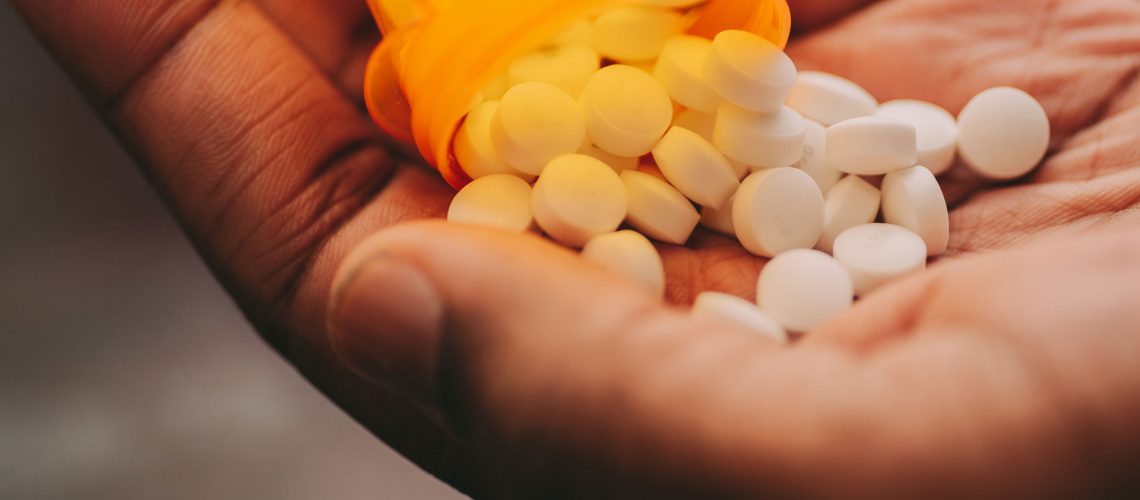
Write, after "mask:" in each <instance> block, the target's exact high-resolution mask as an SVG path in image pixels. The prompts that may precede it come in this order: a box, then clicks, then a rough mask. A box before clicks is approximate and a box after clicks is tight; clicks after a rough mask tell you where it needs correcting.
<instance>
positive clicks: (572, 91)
mask: <svg viewBox="0 0 1140 500" xmlns="http://www.w3.org/2000/svg"><path fill="white" fill-rule="evenodd" d="M601 64H602V60H601V58H600V57H598V53H597V52H594V51H593V49H591V48H589V47H587V46H585V45H552V46H547V47H543V48H541V49H539V50H536V51H534V52H531V53H529V54H527V55H524V56H522V57H520V58H518V59H515V61H514V62H512V63H511V65H510V66H509V67H508V68H507V82H508V84H509V85H510V86H512V87H513V86H515V85H518V84H520V83H527V82H542V83H549V84H551V85H553V86H555V87H558V88H560V89H562V90H563V91H564V92H566V93H567V94H569V95H570V96H571V97H574V98H577V97H578V95H580V94H581V93H582V89H583V88H585V87H586V82H587V81H589V80H590V77H591V76H593V75H594V72H595V71H597V70H598V68H600V67H601Z"/></svg>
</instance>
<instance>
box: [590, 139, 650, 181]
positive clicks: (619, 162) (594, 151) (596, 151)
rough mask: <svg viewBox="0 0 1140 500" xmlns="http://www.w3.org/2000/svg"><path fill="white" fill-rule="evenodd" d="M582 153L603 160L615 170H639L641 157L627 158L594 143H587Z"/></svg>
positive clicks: (618, 171)
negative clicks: (604, 149)
mask: <svg viewBox="0 0 1140 500" xmlns="http://www.w3.org/2000/svg"><path fill="white" fill-rule="evenodd" d="M578 152H579V153H581V154H584V155H586V156H589V157H592V158H596V159H598V160H601V162H602V163H605V164H606V165H609V166H610V168H612V169H614V172H617V173H619V174H620V173H622V172H625V171H626V170H637V164H638V161H639V158H636V157H635V158H625V157H621V156H618V155H615V154H610V153H607V152H606V151H603V150H602V148H599V147H597V146H595V145H593V144H586V145H585V146H583V147H582V149H581V150H580V151H578Z"/></svg>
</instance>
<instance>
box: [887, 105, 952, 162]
mask: <svg viewBox="0 0 1140 500" xmlns="http://www.w3.org/2000/svg"><path fill="white" fill-rule="evenodd" d="M875 116H878V117H880V118H890V119H892V120H898V121H900V122H903V123H907V124H910V125H911V126H912V127H914V130H915V133H916V138H917V145H918V164H919V165H922V166H924V167H926V168H928V169H930V171H931V172H933V173H934V175H942V174H944V173H946V171H947V170H950V167H951V166H953V165H954V157H955V156H956V155H957V154H958V122H956V121H954V115H951V114H950V112H949V111H946V110H945V109H942V108H941V107H939V106H938V105H935V104H931V103H928V102H923V101H915V100H910V99H901V100H897V101H890V102H887V103H884V104H883V105H882V106H879V109H878V110H876V111H875Z"/></svg>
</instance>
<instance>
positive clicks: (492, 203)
mask: <svg viewBox="0 0 1140 500" xmlns="http://www.w3.org/2000/svg"><path fill="white" fill-rule="evenodd" d="M530 198H531V189H530V184H527V182H526V181H524V180H522V179H519V178H518V177H515V176H513V175H507V174H493V175H488V176H486V177H480V178H478V179H475V180H474V181H472V182H471V183H470V184H468V185H466V186H464V187H463V189H460V190H459V193H457V194H456V195H455V198H454V199H452V201H451V208H450V209H449V210H448V211H447V220H448V222H454V223H459V224H475V225H480V226H488V227H496V228H500V229H505V230H508V231H517V232H520V233H521V232H524V231H528V230H530V229H531V228H532V227H533V226H534V216H533V213H532V212H531V199H530Z"/></svg>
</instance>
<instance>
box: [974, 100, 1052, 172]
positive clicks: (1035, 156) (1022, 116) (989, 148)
mask: <svg viewBox="0 0 1140 500" xmlns="http://www.w3.org/2000/svg"><path fill="white" fill-rule="evenodd" d="M958 127H959V129H960V130H961V137H960V138H959V140H958V151H959V152H960V153H961V154H962V159H963V160H964V161H965V162H966V165H967V166H969V167H970V169H972V170H973V171H974V172H976V173H977V174H978V175H981V176H983V177H986V178H988V179H993V180H999V181H1001V180H1010V179H1016V178H1018V177H1021V176H1023V175H1025V174H1028V173H1029V172H1030V171H1032V170H1033V169H1034V168H1036V167H1037V165H1038V164H1039V163H1041V160H1043V159H1044V158H1045V154H1046V153H1047V152H1048V150H1049V140H1050V133H1051V132H1050V130H1049V115H1047V114H1046V113H1045V109H1044V108H1042V107H1041V104H1040V103H1038V102H1037V100H1036V99H1034V98H1033V96H1031V95H1029V94H1027V93H1025V92H1024V91H1022V90H1018V89H1015V88H1010V87H998V88H993V89H989V90H987V91H985V92H982V93H981V94H978V95H977V97H974V99H973V100H971V101H970V102H969V103H968V104H966V107H965V108H963V109H962V113H961V114H959V115H958Z"/></svg>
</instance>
